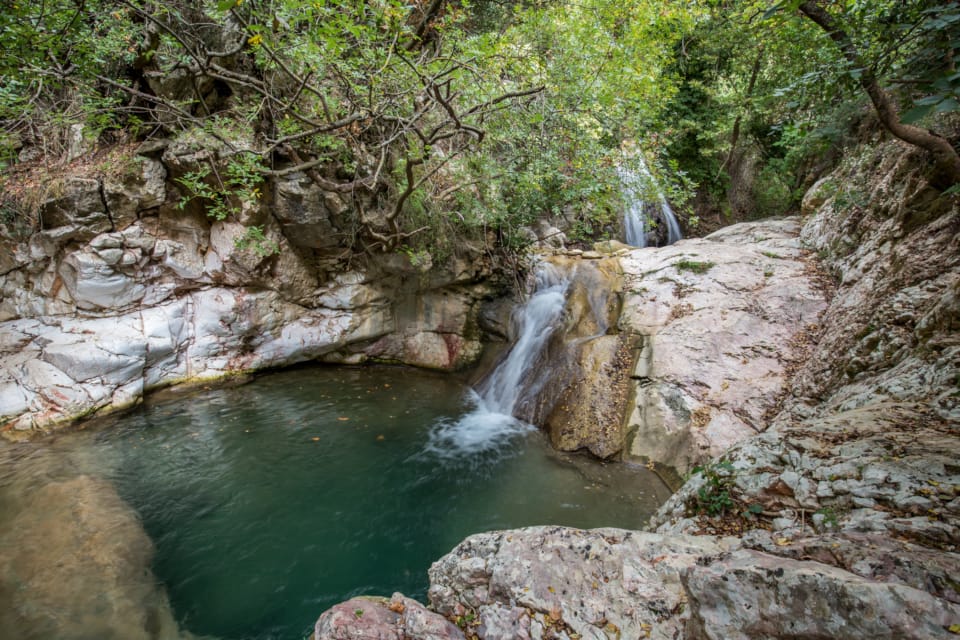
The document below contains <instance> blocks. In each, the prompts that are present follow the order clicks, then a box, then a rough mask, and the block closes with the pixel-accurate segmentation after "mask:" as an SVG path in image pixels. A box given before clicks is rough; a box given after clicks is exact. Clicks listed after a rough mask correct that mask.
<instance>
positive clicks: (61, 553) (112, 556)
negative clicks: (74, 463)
mask: <svg viewBox="0 0 960 640" xmlns="http://www.w3.org/2000/svg"><path fill="white" fill-rule="evenodd" d="M23 502H24V504H25V505H26V506H27V508H24V509H22V510H19V511H15V512H14V513H11V512H10V511H8V510H7V509H9V507H10V505H9V504H8V505H5V507H6V509H5V513H4V518H3V520H4V522H3V524H4V526H3V532H4V533H3V535H0V593H2V594H3V595H4V606H3V607H2V609H0V636H2V637H4V638H65V639H66V638H74V639H76V640H80V639H81V638H103V639H104V640H111V639H112V640H168V639H171V640H172V639H175V638H180V637H181V636H180V635H179V633H178V630H177V625H176V623H175V621H174V619H173V614H172V612H171V611H170V607H169V605H168V603H167V601H166V596H165V595H164V594H163V592H162V590H161V589H159V588H158V586H157V585H156V583H155V581H154V579H153V576H152V574H151V573H150V571H149V568H150V559H151V556H152V553H153V546H152V544H151V542H150V539H149V538H148V537H147V535H146V533H145V532H144V531H143V529H142V527H141V526H140V523H139V521H138V520H137V517H136V514H134V513H133V511H132V510H131V509H130V508H129V507H128V506H127V505H126V504H125V503H124V502H123V501H122V500H121V499H120V497H119V496H118V495H117V493H116V492H115V491H114V489H113V487H112V485H110V483H108V482H106V481H103V480H98V479H94V478H92V477H90V476H77V477H74V478H72V479H69V480H62V481H55V482H51V483H49V484H46V485H44V486H42V487H40V488H38V489H36V490H34V491H32V492H31V493H30V494H29V495H28V496H24V497H23Z"/></svg>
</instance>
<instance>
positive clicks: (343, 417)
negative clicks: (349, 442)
mask: <svg viewBox="0 0 960 640" xmlns="http://www.w3.org/2000/svg"><path fill="white" fill-rule="evenodd" d="M349 419H350V418H348V417H347V416H339V417H338V418H337V420H339V421H340V422H346V421H347V420H349Z"/></svg>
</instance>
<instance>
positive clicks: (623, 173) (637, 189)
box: [618, 155, 683, 249]
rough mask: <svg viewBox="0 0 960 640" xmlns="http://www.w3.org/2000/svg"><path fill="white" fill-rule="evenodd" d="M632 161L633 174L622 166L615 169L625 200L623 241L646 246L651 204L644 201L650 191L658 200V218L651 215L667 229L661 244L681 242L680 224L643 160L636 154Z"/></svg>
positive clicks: (641, 246)
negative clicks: (654, 192) (635, 160)
mask: <svg viewBox="0 0 960 640" xmlns="http://www.w3.org/2000/svg"><path fill="white" fill-rule="evenodd" d="M636 159H637V169H636V171H631V170H629V169H625V168H623V167H622V166H621V167H620V168H619V170H618V173H619V175H620V180H621V182H622V183H623V186H624V192H625V194H626V197H627V210H626V212H625V213H624V215H623V230H624V238H625V240H626V242H627V244H629V245H632V246H634V247H640V248H641V249H642V248H645V247H646V246H647V232H648V229H647V227H648V225H649V220H648V214H647V211H648V209H650V208H651V203H650V202H649V201H648V200H647V198H646V196H645V192H647V191H648V190H650V189H655V190H656V194H657V199H658V201H659V202H658V204H659V209H660V211H659V215H658V216H657V215H655V217H657V218H658V219H659V220H662V221H663V223H664V224H665V225H666V227H667V234H666V238H664V240H665V242H664V243H663V245H664V246H665V245H668V244H673V243H674V242H676V241H677V240H682V239H683V234H682V233H681V232H680V223H679V222H678V221H677V216H676V214H674V212H673V208H672V207H671V206H670V203H669V202H667V198H666V196H664V195H663V192H662V191H660V189H659V187H658V186H657V183H656V180H654V178H653V175H651V173H650V170H649V169H648V168H647V163H646V161H644V159H643V157H642V156H640V155H637V156H636Z"/></svg>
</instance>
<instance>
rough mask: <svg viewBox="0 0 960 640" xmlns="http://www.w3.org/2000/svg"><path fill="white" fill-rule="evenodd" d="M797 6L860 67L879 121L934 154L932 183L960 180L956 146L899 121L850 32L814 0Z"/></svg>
mask: <svg viewBox="0 0 960 640" xmlns="http://www.w3.org/2000/svg"><path fill="white" fill-rule="evenodd" d="M798 8H799V9H800V13H802V14H803V15H805V16H806V17H808V18H809V19H810V20H812V21H813V22H814V23H816V24H817V25H818V26H819V27H820V28H821V29H823V30H824V31H826V33H827V35H828V36H830V39H831V40H833V41H834V42H835V43H836V45H837V47H839V48H840V52H841V53H842V54H843V57H844V58H846V59H847V62H849V63H850V64H851V65H852V66H853V68H854V69H858V70H860V71H861V73H860V78H859V81H860V86H861V87H862V88H863V90H864V91H866V92H867V95H868V96H870V101H871V102H873V107H874V109H876V111H877V116H878V117H879V118H880V123H881V124H882V125H883V126H884V127H885V128H886V129H887V131H889V132H890V133H892V134H893V135H894V136H896V137H897V138H900V139H901V140H903V141H904V142H909V143H910V144H912V145H916V146H918V147H920V148H921V149H925V150H927V151H929V152H930V153H931V154H932V155H933V161H934V175H933V176H932V177H931V183H932V184H933V185H934V186H936V187H938V188H940V189H946V188H949V187H951V186H953V185H955V184H957V183H960V155H958V154H957V150H956V149H954V148H953V145H951V144H950V141H949V140H947V139H946V138H944V137H943V136H941V135H938V134H936V133H934V132H933V131H929V130H927V129H921V128H920V127H915V126H913V125H909V124H903V123H902V122H900V114H899V113H897V109H896V107H895V106H894V104H893V100H892V99H891V97H890V94H888V93H887V92H886V91H884V89H883V88H882V87H881V86H880V83H879V81H878V80H877V76H876V75H875V74H874V72H873V69H871V68H870V67H869V66H868V65H867V64H865V63H864V61H863V59H862V58H861V57H860V52H859V51H857V47H856V46H855V45H854V44H853V41H852V40H851V39H850V36H849V35H847V32H846V31H844V30H843V29H842V28H841V27H839V26H837V24H836V23H835V22H834V19H833V17H832V16H831V15H830V14H829V13H827V11H826V10H825V9H824V8H823V7H821V6H820V5H819V4H817V3H816V2H814V1H813V0H806V1H805V2H801V3H800V5H799V7H798Z"/></svg>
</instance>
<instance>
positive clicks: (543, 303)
mask: <svg viewBox="0 0 960 640" xmlns="http://www.w3.org/2000/svg"><path fill="white" fill-rule="evenodd" d="M536 280H537V284H536V289H535V290H534V292H533V294H532V295H531V296H530V298H529V299H528V300H527V302H526V304H524V305H522V306H521V307H518V308H517V310H516V311H515V312H514V315H513V325H514V333H515V335H516V341H515V342H514V344H513V346H512V347H511V348H510V350H509V351H508V352H507V355H506V357H505V358H504V359H503V360H502V361H501V362H500V364H499V365H498V366H497V367H496V368H495V369H494V370H493V371H492V372H491V374H490V375H489V376H488V377H487V378H486V379H485V380H484V381H483V382H482V383H481V384H480V385H478V387H477V389H476V390H471V391H470V393H469V394H468V397H467V401H468V402H469V403H470V405H471V406H472V409H471V410H470V411H468V412H467V413H466V414H465V415H463V416H462V417H460V418H459V419H457V420H441V421H438V422H437V423H436V424H435V425H434V427H433V429H432V430H431V433H430V438H429V442H428V444H427V447H426V450H427V451H428V452H429V453H431V454H433V455H436V456H437V457H439V458H442V459H451V458H462V457H465V456H474V455H477V454H482V453H485V452H503V451H505V450H506V449H507V445H508V444H509V443H510V442H511V441H512V440H513V439H514V438H515V437H516V436H519V435H521V434H524V433H528V432H530V431H532V430H534V429H535V427H533V426H532V425H529V424H527V423H525V422H523V421H522V420H518V419H517V418H515V417H514V415H513V414H514V413H515V411H516V409H517V407H518V406H519V404H520V403H521V402H522V401H523V400H524V398H525V397H529V396H530V395H531V394H536V392H537V390H538V389H539V388H540V387H541V386H542V381H543V379H544V377H545V375H546V374H547V372H545V371H538V370H537V366H536V365H537V362H538V360H539V356H540V353H541V352H542V351H543V348H544V347H545V346H546V344H547V340H549V338H550V336H551V334H552V333H553V331H554V329H555V328H556V327H557V325H558V321H559V320H560V318H561V317H562V315H563V310H564V307H565V305H566V292H567V287H568V286H569V284H570V278H569V275H568V274H567V273H565V272H564V271H563V270H561V269H560V268H558V267H557V266H556V265H552V264H549V263H542V264H541V265H539V266H538V269H537V273H536Z"/></svg>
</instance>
